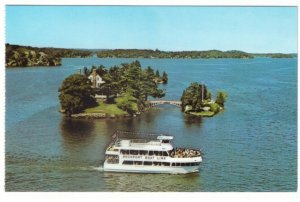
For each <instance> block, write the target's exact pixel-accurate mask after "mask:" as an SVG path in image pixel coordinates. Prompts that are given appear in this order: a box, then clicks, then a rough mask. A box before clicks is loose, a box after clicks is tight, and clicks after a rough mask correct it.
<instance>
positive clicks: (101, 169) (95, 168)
mask: <svg viewBox="0 0 300 202" xmlns="http://www.w3.org/2000/svg"><path fill="white" fill-rule="evenodd" d="M91 169H93V170H96V171H100V172H103V171H104V168H103V166H99V167H95V166H91Z"/></svg>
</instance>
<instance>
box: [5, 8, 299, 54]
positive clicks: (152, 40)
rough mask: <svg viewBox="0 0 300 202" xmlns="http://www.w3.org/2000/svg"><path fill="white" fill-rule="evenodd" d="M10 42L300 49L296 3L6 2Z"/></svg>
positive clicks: (61, 45)
mask: <svg viewBox="0 0 300 202" xmlns="http://www.w3.org/2000/svg"><path fill="white" fill-rule="evenodd" d="M5 33H6V43H10V44H18V45H30V46H35V47H57V48H87V49H117V48H118V49H125V48H126V49H134V48H135V49H159V50H164V51H187V50H212V49H217V50H223V51H226V50H241V51H246V52H249V53H276V52H281V53H297V8H296V7H204V6H202V7H201V6H183V7H178V6H6V31H5Z"/></svg>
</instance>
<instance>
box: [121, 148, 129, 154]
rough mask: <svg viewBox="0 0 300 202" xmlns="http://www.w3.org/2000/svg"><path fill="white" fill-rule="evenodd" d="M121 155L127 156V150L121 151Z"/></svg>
mask: <svg viewBox="0 0 300 202" xmlns="http://www.w3.org/2000/svg"><path fill="white" fill-rule="evenodd" d="M121 154H123V155H128V154H129V151H128V150H123V149H122V150H121Z"/></svg>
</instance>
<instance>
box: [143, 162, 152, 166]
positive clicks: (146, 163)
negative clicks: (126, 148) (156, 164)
mask: <svg viewBox="0 0 300 202" xmlns="http://www.w3.org/2000/svg"><path fill="white" fill-rule="evenodd" d="M144 165H145V166H152V161H145V162H144Z"/></svg>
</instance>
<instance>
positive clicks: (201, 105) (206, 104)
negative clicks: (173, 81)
mask: <svg viewBox="0 0 300 202" xmlns="http://www.w3.org/2000/svg"><path fill="white" fill-rule="evenodd" d="M226 99H227V93H226V92H223V91H218V92H217V96H216V99H215V101H214V100H212V99H211V92H210V91H209V90H208V89H207V87H206V86H205V85H204V84H199V83H197V82H194V83H191V84H190V86H189V87H187V88H186V89H185V90H184V91H183V93H182V96H181V102H182V105H181V107H182V111H183V112H187V113H190V112H191V113H192V114H195V113H194V112H203V111H209V112H211V114H212V115H213V114H216V113H218V112H219V111H220V110H222V109H223V108H224V103H225V101H226ZM196 114H197V113H196Z"/></svg>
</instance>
